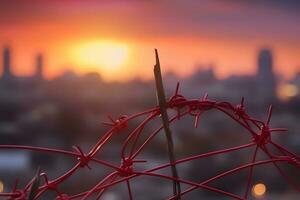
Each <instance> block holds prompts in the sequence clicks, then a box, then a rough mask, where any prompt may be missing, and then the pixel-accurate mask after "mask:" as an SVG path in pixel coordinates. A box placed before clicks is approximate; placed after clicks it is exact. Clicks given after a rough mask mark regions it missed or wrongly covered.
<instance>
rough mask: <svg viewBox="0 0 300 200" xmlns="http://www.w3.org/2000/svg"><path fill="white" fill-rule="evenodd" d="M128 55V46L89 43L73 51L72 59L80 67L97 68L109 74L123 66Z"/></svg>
mask: <svg viewBox="0 0 300 200" xmlns="http://www.w3.org/2000/svg"><path fill="white" fill-rule="evenodd" d="M128 55H129V47H128V46H127V45H126V44H122V43H118V42H114V41H108V40H103V41H93V42H87V43H83V44H81V45H78V46H76V47H74V48H73V49H72V57H73V59H74V61H75V62H76V64H78V65H79V66H88V67H93V68H94V67H97V68H99V69H101V70H104V71H109V72H111V71H114V70H118V69H119V68H120V67H121V66H123V65H124V64H125V63H126V61H127V59H128Z"/></svg>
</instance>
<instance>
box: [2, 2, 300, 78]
mask: <svg viewBox="0 0 300 200" xmlns="http://www.w3.org/2000/svg"><path fill="white" fill-rule="evenodd" d="M24 2H26V3H24ZM24 2H23V1H18V2H17V1H16V0H12V1H8V0H4V1H1V2H0V45H1V44H2V46H4V45H6V44H9V46H10V47H11V49H12V58H13V61H12V62H13V71H14V72H15V74H17V75H30V74H32V73H33V70H34V56H35V54H36V53H37V52H42V53H43V54H44V56H45V65H46V69H45V71H46V72H45V75H46V77H47V78H52V77H54V76H57V75H59V74H61V73H62V72H64V71H65V70H73V71H75V72H76V73H79V74H83V73H87V72H90V71H97V72H99V73H100V74H101V75H102V77H103V78H104V79H105V80H108V81H111V80H121V81H124V80H128V79H132V78H135V77H140V78H146V79H149V78H152V66H153V64H154V53H153V49H154V48H158V49H159V52H160V57H161V63H162V65H163V70H164V71H170V70H171V71H174V72H176V73H177V74H179V75H180V76H185V75H188V74H191V73H192V72H193V71H194V70H196V69H197V68H199V67H208V66H210V65H213V66H214V68H215V70H216V73H217V75H218V76H219V77H221V78H223V77H227V76H228V75H231V74H248V73H255V70H256V55H257V51H258V50H259V48H261V47H265V46H268V47H270V48H271V49H272V50H273V53H274V58H275V70H276V72H277V73H280V74H283V75H284V76H285V77H288V78H289V77H292V76H293V74H295V73H296V72H297V71H298V70H300V56H298V55H300V46H299V45H300V37H299V35H300V28H299V26H298V25H297V23H298V22H297V19H298V18H299V14H298V13H299V12H297V11H298V8H299V7H300V6H299V5H298V4H296V5H290V4H288V2H290V1H287V3H286V4H284V5H280V4H276V2H277V1H266V2H269V3H266V4H264V5H261V4H258V3H249V1H244V2H246V3H239V4H237V3H234V2H235V1H228V3H226V4H224V3H222V1H218V0H212V1H207V0H202V1H192V0H188V1H185V3H182V2H181V1H174V2H175V3H173V4H172V6H170V4H168V3H165V2H163V3H160V2H156V1H153V2H152V3H150V2H148V1H133V0H132V1H126V2H125V1H101V3H100V2H99V1H93V0H88V1H78V0H77V1H69V0H63V1H57V0H54V1H53V0H52V1H36V0H29V1H24ZM199 2H201V3H199ZM241 2H243V1H241ZM250 2H251V1H250ZM255 2H256V1H255ZM273 2H275V3H273ZM291 6H292V7H293V9H295V10H291V9H290V8H291ZM106 40H109V41H113V42H114V43H116V44H122V45H126V46H127V47H128V55H127V58H126V61H124V63H122V64H121V66H119V67H118V68H116V69H113V70H111V69H109V66H91V65H84V63H80V62H78V60H80V59H78V58H76V57H80V56H83V55H74V54H73V53H72V52H74V49H76V48H78V47H80V46H82V45H84V44H86V43H96V42H98V41H106ZM83 54H84V53H83Z"/></svg>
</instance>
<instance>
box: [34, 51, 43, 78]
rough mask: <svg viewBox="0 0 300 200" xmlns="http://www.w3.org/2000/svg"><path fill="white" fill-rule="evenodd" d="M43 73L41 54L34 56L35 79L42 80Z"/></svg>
mask: <svg viewBox="0 0 300 200" xmlns="http://www.w3.org/2000/svg"><path fill="white" fill-rule="evenodd" d="M43 73H44V62H43V56H42V54H38V55H37V56H36V70H35V78H37V79H43Z"/></svg>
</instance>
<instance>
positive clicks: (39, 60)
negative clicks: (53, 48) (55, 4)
mask: <svg viewBox="0 0 300 200" xmlns="http://www.w3.org/2000/svg"><path fill="white" fill-rule="evenodd" d="M12 50H13V48H11V46H9V45H6V46H4V47H3V49H2V56H1V58H0V61H1V63H2V65H1V68H0V72H1V73H0V74H1V77H2V78H4V79H5V78H6V77H7V76H11V77H35V78H37V77H39V78H40V79H48V80H51V79H55V78H57V77H61V76H64V74H69V73H73V74H74V75H76V76H82V75H85V74H89V73H97V74H99V76H100V77H101V78H102V79H103V76H102V75H103V74H102V72H99V71H97V70H90V71H86V72H84V73H76V70H73V69H70V68H67V69H65V70H64V71H62V72H61V73H58V74H56V75H55V76H52V77H50V78H49V76H47V74H45V71H47V67H50V66H48V64H47V63H45V61H44V60H45V59H44V57H45V55H44V54H42V53H40V52H36V53H35V55H33V56H32V57H31V60H32V61H34V62H32V66H31V68H32V72H31V73H29V74H25V75H24V74H18V73H15V70H14V68H15V66H14V63H15V62H14V52H12ZM263 51H267V54H268V53H270V54H271V55H269V56H271V58H270V59H271V61H270V62H272V63H271V64H270V65H271V66H272V70H271V73H272V74H273V73H274V75H276V76H277V77H279V76H280V74H278V73H276V69H275V66H276V63H275V62H274V60H276V57H275V56H274V55H273V49H272V48H266V47H263V48H261V49H258V50H257V52H256V58H255V59H254V62H253V63H255V64H254V66H253V72H251V73H241V74H239V73H234V72H233V73H231V74H228V76H226V77H220V76H218V74H217V72H216V65H214V64H213V63H209V64H201V63H199V64H197V65H195V66H194V67H195V68H194V71H193V73H194V72H197V71H199V70H200V71H201V70H212V72H213V73H214V75H216V78H217V79H219V80H223V79H224V80H225V79H227V78H230V77H232V76H245V75H246V76H252V75H255V74H259V73H260V74H263V75H262V76H263V77H264V76H265V75H266V73H267V72H268V70H270V69H265V70H267V72H260V71H259V70H261V69H262V68H261V67H260V65H262V64H261V63H260V61H259V59H260V56H261V53H262V52H263ZM46 57H47V55H46ZM267 57H268V55H267ZM267 59H268V58H267ZM266 64H268V63H266ZM148 70H150V71H152V70H151V68H149V69H148ZM168 73H172V74H173V73H174V75H176V76H178V78H183V79H185V78H188V77H190V76H192V75H193V73H191V74H187V75H185V76H180V74H178V73H176V72H174V71H173V70H172V69H171V70H168V71H164V74H165V75H167V74H168ZM272 76H273V75H272ZM295 76H297V73H295V75H294V76H292V77H290V79H292V78H295ZM263 77H261V78H263ZM152 78H153V77H150V78H146V79H144V78H142V77H139V76H134V77H131V78H130V79H128V80H126V81H131V80H135V79H140V80H144V81H149V80H152ZM280 78H282V77H281V76H280ZM103 80H104V81H106V82H111V81H120V82H124V80H119V79H118V80H106V79H105V77H104V79H103ZM126 81H125V82H126Z"/></svg>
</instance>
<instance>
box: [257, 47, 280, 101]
mask: <svg viewBox="0 0 300 200" xmlns="http://www.w3.org/2000/svg"><path fill="white" fill-rule="evenodd" d="M257 62H258V63H257V64H258V69H257V79H258V87H259V91H260V95H261V96H263V97H264V99H266V100H268V101H269V100H270V99H274V98H276V77H275V74H274V69H273V55H272V52H271V50H270V49H261V50H260V51H259V53H258V61H257Z"/></svg>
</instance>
